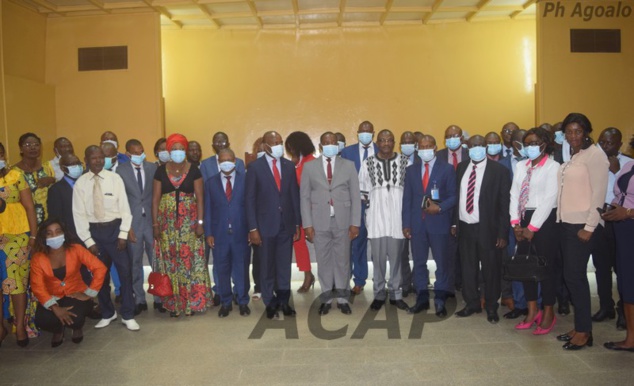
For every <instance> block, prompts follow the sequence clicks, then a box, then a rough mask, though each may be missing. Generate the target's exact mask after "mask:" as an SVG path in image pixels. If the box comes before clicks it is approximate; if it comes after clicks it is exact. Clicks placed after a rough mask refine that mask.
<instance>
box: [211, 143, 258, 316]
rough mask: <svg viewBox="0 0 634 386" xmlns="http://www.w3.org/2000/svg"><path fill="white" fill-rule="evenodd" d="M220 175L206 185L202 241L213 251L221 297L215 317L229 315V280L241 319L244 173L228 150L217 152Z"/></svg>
mask: <svg viewBox="0 0 634 386" xmlns="http://www.w3.org/2000/svg"><path fill="white" fill-rule="evenodd" d="M217 156H218V162H219V163H220V169H221V172H220V173H217V174H216V175H215V176H213V177H211V178H210V179H208V180H207V181H206V182H205V222H204V223H205V238H206V241H207V245H208V246H209V247H210V248H212V249H213V251H214V267H215V268H216V272H217V273H218V282H217V283H216V287H217V291H218V293H219V294H220V304H221V307H220V310H219V311H218V316H219V317H221V318H224V317H225V316H228V315H229V312H231V310H232V307H231V301H232V297H233V296H232V292H231V279H233V283H234V284H235V287H234V291H235V293H236V300H237V301H238V305H239V308H240V315H242V316H247V315H249V314H251V310H249V306H248V304H249V255H250V249H249V243H248V234H249V228H248V227H247V216H246V208H245V198H246V196H245V183H246V181H245V179H246V174H245V172H244V171H240V170H237V168H236V155H235V154H234V153H233V151H232V150H231V149H222V150H220V151H219V152H218V154H217Z"/></svg>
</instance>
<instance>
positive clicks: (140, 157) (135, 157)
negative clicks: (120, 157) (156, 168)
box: [130, 153, 145, 166]
mask: <svg viewBox="0 0 634 386" xmlns="http://www.w3.org/2000/svg"><path fill="white" fill-rule="evenodd" d="M143 161H145V153H141V155H136V154H132V155H130V162H132V163H133V164H135V165H137V166H138V165H141V164H142V163H143Z"/></svg>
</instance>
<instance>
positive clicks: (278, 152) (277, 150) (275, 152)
mask: <svg viewBox="0 0 634 386" xmlns="http://www.w3.org/2000/svg"><path fill="white" fill-rule="evenodd" d="M283 155H284V146H282V145H275V146H271V156H272V157H273V158H275V159H280V158H282V156H283Z"/></svg>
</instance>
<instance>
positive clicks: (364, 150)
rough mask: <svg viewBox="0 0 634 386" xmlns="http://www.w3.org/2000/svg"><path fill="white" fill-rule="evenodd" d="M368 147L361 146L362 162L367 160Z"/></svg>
mask: <svg viewBox="0 0 634 386" xmlns="http://www.w3.org/2000/svg"><path fill="white" fill-rule="evenodd" d="M369 147H370V146H363V160H364V161H365V160H367V159H368V148H369Z"/></svg>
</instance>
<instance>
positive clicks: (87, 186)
mask: <svg viewBox="0 0 634 386" xmlns="http://www.w3.org/2000/svg"><path fill="white" fill-rule="evenodd" d="M94 176H95V174H94V173H93V172H91V171H90V170H89V171H88V172H87V173H85V174H83V175H82V176H81V177H79V178H78V179H77V181H76V182H75V188H74V189H73V217H74V219H75V227H76V228H77V236H79V238H80V239H81V241H83V242H84V244H85V245H86V248H90V247H91V246H93V245H94V244H95V241H94V240H93V239H92V237H91V236H90V228H89V226H90V223H97V222H110V221H114V220H117V219H121V226H120V228H119V237H118V238H120V239H124V240H127V238H128V231H130V225H131V224H132V213H131V212H130V205H129V204H128V195H127V194H126V191H125V185H124V184H123V180H122V179H121V177H120V176H119V175H118V174H116V173H113V172H111V171H108V170H105V169H103V170H102V171H100V172H99V174H98V175H97V176H96V177H95V178H101V190H102V192H103V195H104V200H103V206H104V210H105V216H104V218H103V220H102V221H98V220H97V218H96V217H95V213H94V212H95V205H94V203H93V199H92V194H93V186H94V185H95V182H94V180H93V177H94Z"/></svg>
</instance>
